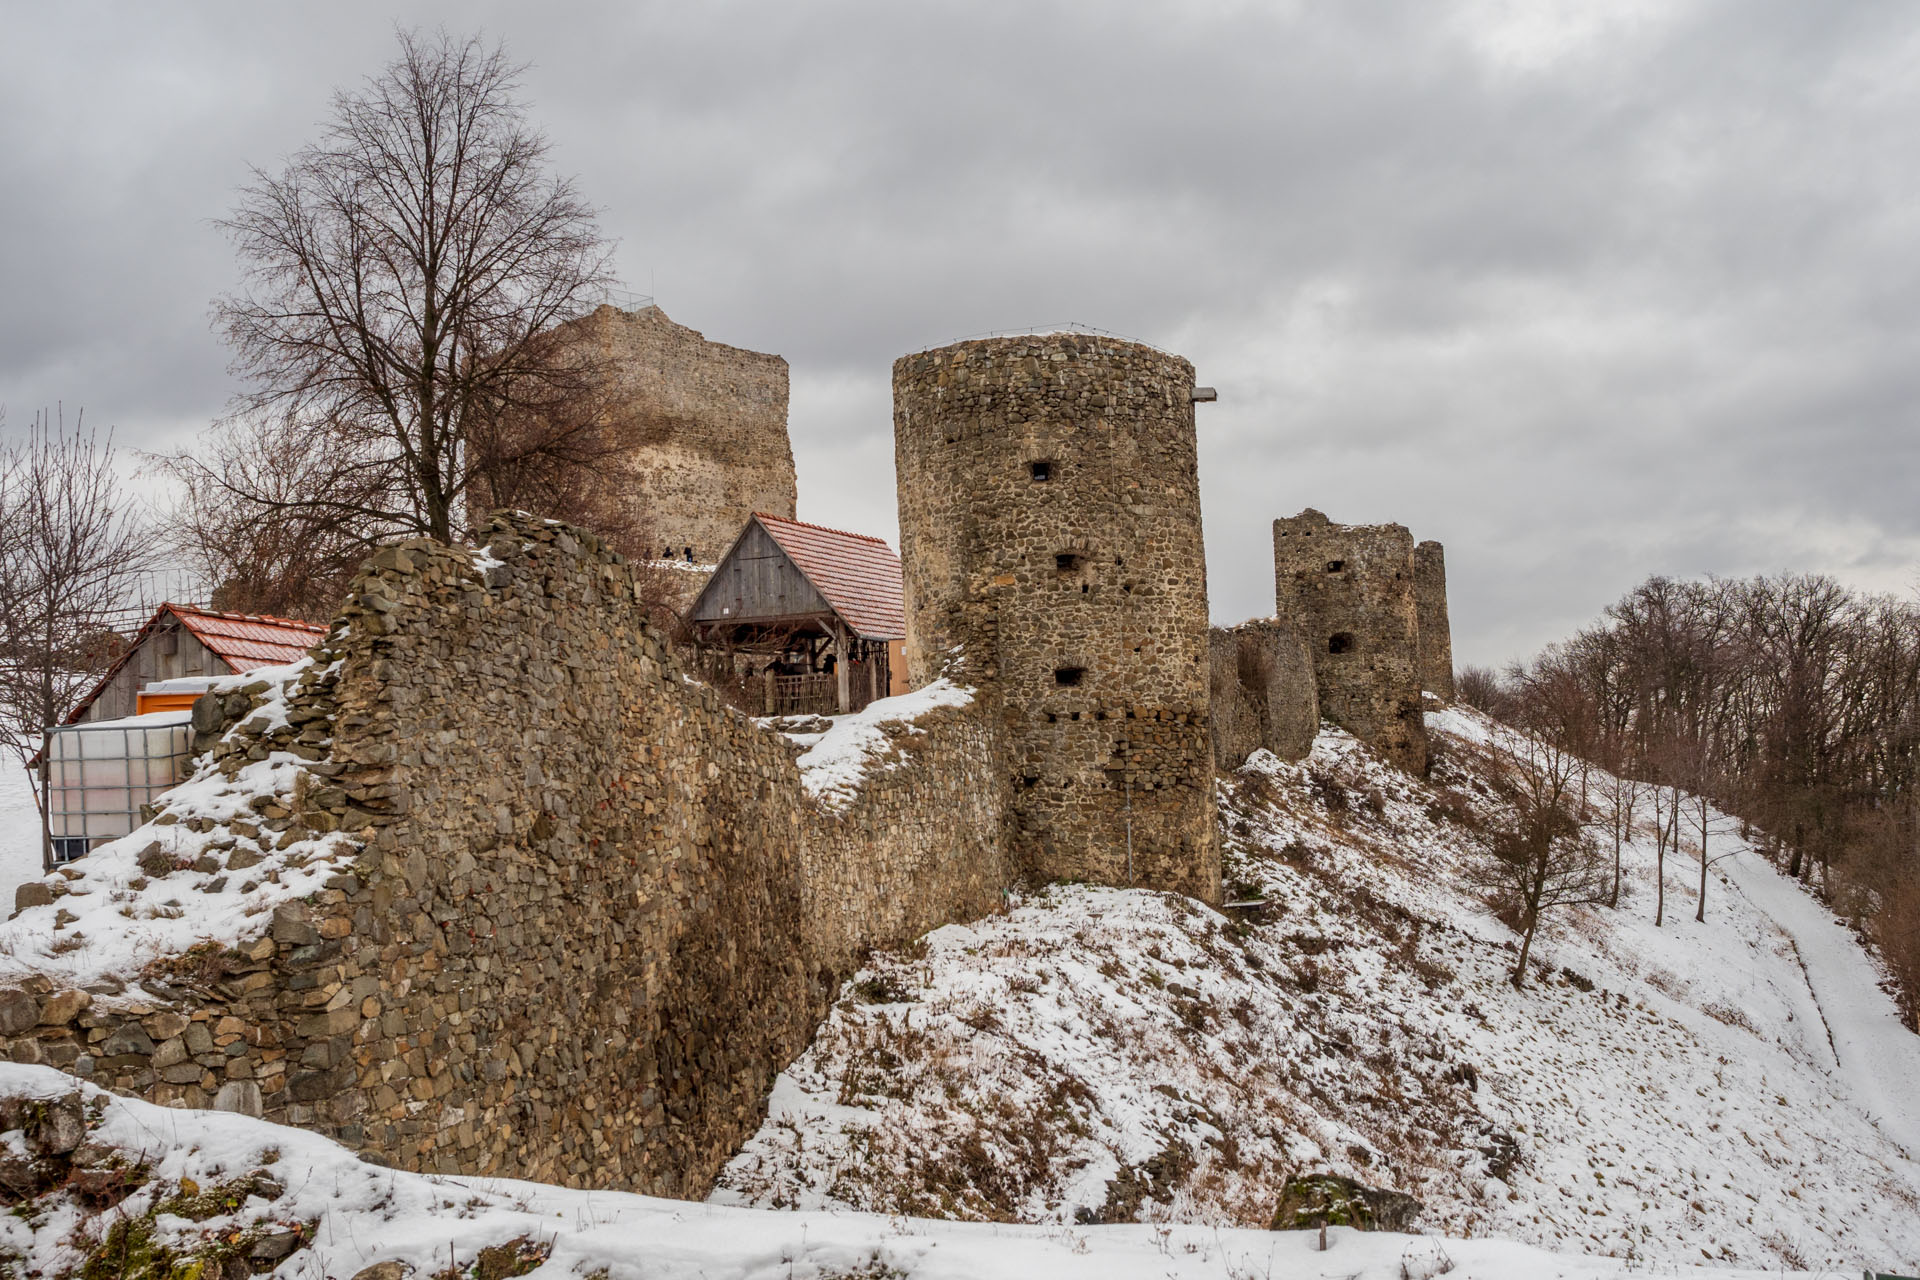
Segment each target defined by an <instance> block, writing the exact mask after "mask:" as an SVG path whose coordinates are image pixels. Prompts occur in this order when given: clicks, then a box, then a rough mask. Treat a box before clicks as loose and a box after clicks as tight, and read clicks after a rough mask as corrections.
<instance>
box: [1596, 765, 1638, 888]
mask: <svg viewBox="0 0 1920 1280" xmlns="http://www.w3.org/2000/svg"><path fill="white" fill-rule="evenodd" d="M1645 790H1646V784H1644V783H1642V782H1641V781H1639V780H1638V779H1637V778H1624V777H1621V776H1620V775H1618V774H1615V775H1612V776H1611V777H1610V778H1609V779H1608V781H1607V785H1606V786H1605V787H1603V788H1602V789H1601V792H1600V801H1601V804H1600V816H1601V818H1602V819H1603V820H1605V822H1606V824H1607V831H1608V834H1610V835H1611V836H1612V837H1613V876H1612V882H1611V884H1610V885H1609V886H1608V889H1607V905H1608V906H1609V907H1618V906H1619V905H1620V878H1621V866H1620V860H1621V851H1622V849H1623V848H1624V847H1625V845H1626V843H1627V842H1628V841H1629V840H1630V839H1632V837H1633V823H1634V818H1635V816H1636V815H1637V814H1638V812H1639V809H1640V797H1641V795H1642V793H1644V792H1645Z"/></svg>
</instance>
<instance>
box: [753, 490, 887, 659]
mask: <svg viewBox="0 0 1920 1280" xmlns="http://www.w3.org/2000/svg"><path fill="white" fill-rule="evenodd" d="M753 518H754V519H755V520H758V521H759V522H760V527H761V528H763V529H765V530H766V531H767V534H768V536H769V537H771V538H772V539H773V540H774V541H775V542H777V543H779V544H780V549H781V550H782V551H784V552H786V553H787V558H788V559H790V560H792V561H793V563H794V565H795V566H796V567H798V568H799V570H800V572H801V573H804V574H806V575H807V581H809V582H811V583H812V584H813V585H814V586H815V587H816V588H817V589H818V590H819V592H820V594H821V595H823V596H825V597H826V598H827V603H828V604H830V605H832V606H833V611H834V612H835V613H837V614H839V615H840V617H841V618H842V619H843V620H845V622H846V623H847V625H848V626H850V627H852V628H853V629H854V631H855V632H856V633H857V634H859V635H861V636H863V637H864V638H866V639H868V640H901V639H904V638H905V637H906V634H907V613H906V606H905V603H904V600H903V588H902V586H901V582H900V557H899V556H897V555H895V554H893V548H892V547H889V546H888V545H887V544H886V543H885V542H884V541H882V540H881V539H879V538H875V537H870V536H868V535H867V534H864V533H847V532H845V531H844V530H840V529H828V528H826V527H824V526H822V525H817V524H807V523H806V522H804V521H801V520H784V519H782V518H781V517H779V516H770V515H768V514H766V513H765V512H764V511H756V512H754V513H753Z"/></svg>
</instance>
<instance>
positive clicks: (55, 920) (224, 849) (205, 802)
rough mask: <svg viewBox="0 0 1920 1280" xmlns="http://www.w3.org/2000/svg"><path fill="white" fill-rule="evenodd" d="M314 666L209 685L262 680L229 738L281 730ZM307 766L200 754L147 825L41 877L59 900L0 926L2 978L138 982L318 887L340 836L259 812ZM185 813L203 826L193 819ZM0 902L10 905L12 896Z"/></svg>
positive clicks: (290, 789) (341, 847) (344, 845)
mask: <svg viewBox="0 0 1920 1280" xmlns="http://www.w3.org/2000/svg"><path fill="white" fill-rule="evenodd" d="M311 665H312V660H311V659H308V658H303V659H301V660H300V661H298V662H295V663H291V664H289V665H286V666H281V667H262V668H260V669H258V670H255V671H252V672H249V673H247V674H246V675H242V676H228V677H224V678H223V679H222V680H221V681H220V682H218V683H216V684H215V685H214V687H215V688H216V689H223V690H235V689H240V688H244V687H247V686H251V685H254V684H256V683H260V682H264V683H265V684H266V685H267V686H268V688H267V691H266V692H265V693H264V694H263V695H262V700H261V703H260V705H259V706H257V707H255V708H254V709H253V710H252V711H251V712H250V713H249V714H248V715H247V716H246V717H245V719H243V720H242V721H241V722H240V723H239V724H236V725H234V726H233V727H232V728H231V729H229V730H228V736H229V737H230V738H233V737H236V736H237V737H239V738H243V739H251V738H254V737H257V736H258V735H260V734H264V733H267V732H269V731H271V730H273V729H274V728H277V727H281V726H284V725H285V724H286V720H287V706H288V703H287V699H288V697H289V696H290V694H291V692H292V690H293V689H294V688H295V687H296V685H297V684H298V683H299V682H300V681H301V680H302V679H303V678H304V677H305V676H306V674H307V672H308V669H309V668H310V667H311ZM319 678H322V679H324V678H325V676H324V675H321V676H320V677H319ZM306 765H307V762H306V761H305V760H303V759H302V758H301V757H299V756H298V755H295V754H293V753H292V752H290V751H283V750H275V751H271V752H269V753H268V754H267V756H266V758H265V759H262V760H253V761H248V762H247V763H246V764H245V765H244V766H243V767H241V768H240V770H239V771H238V772H237V773H236V774H235V775H234V776H232V777H228V776H227V775H226V773H225V772H224V771H223V770H222V769H221V768H219V767H218V766H216V765H214V764H212V763H211V762H210V761H209V760H207V759H206V758H202V759H201V760H200V761H199V763H198V766H197V768H196V769H195V772H194V773H193V775H192V776H191V777H189V778H188V779H187V780H186V781H184V782H182V783H180V784H179V785H178V786H176V787H173V788H172V789H171V790H168V791H166V792H164V793H163V794H162V796H161V798H160V800H159V802H158V803H159V807H160V810H161V812H160V814H159V816H158V817H157V818H156V819H155V820H154V821H153V822H150V823H146V824H144V825H142V826H140V827H137V828H135V829H134V831H133V832H132V833H131V834H130V835H126V836H123V837H121V838H120V839H118V840H111V841H108V842H107V843H105V844H102V845H100V846H98V847H97V848H95V849H94V850H93V851H92V852H91V853H89V854H88V855H87V856H86V857H84V858H81V859H78V860H77V861H75V862H73V863H70V864H68V865H67V866H66V867H63V868H61V869H60V871H59V872H58V873H56V875H55V876H53V877H49V881H50V883H54V884H59V885H61V886H62V887H63V888H65V889H66V890H67V892H66V893H65V895H64V896H62V897H60V898H59V899H58V900H57V901H54V902H51V903H46V904H43V905H41V906H36V907H29V908H28V909H27V910H25V911H23V912H21V913H20V915H19V916H17V917H16V918H14V919H11V920H7V921H5V922H4V923H0V981H14V980H18V979H19V978H21V977H23V976H26V975H29V974H38V975H45V976H48V977H51V978H53V979H55V980H56V981H57V982H60V983H62V984H64V985H71V986H86V985H90V984H94V983H98V982H101V981H109V982H117V983H120V984H125V983H127V982H136V983H137V982H138V980H139V978H140V977H141V975H142V974H143V973H144V972H145V971H146V969H147V968H148V966H149V965H151V964H153V963H154V962H155V961H157V960H161V959H163V958H166V957H172V956H179V955H182V954H184V953H186V952H187V951H188V950H189V949H190V948H193V947H195V946H201V945H207V944H223V945H232V944H235V943H238V942H241V941H244V940H247V939H249V938H252V937H257V936H258V935H259V934H260V933H262V932H263V931H264V930H265V929H266V927H267V925H268V920H269V913H270V912H271V911H272V910H273V908H274V907H276V906H278V905H279V904H281V903H283V902H289V901H292V900H294V899H296V898H301V897H304V896H306V895H308V894H311V893H314V892H315V891H317V890H318V889H320V888H321V887H322V885H324V884H325V883H326V881H327V879H328V878H329V877H331V876H333V875H334V874H336V873H337V871H338V866H337V863H338V861H339V860H340V859H342V858H344V857H346V856H349V855H350V854H351V853H352V852H353V851H354V849H355V848H356V846H355V844H354V842H353V840H352V839H351V838H350V837H348V836H346V835H344V834H342V833H339V832H333V833H327V834H322V833H317V832H313V831H308V830H307V829H306V828H304V827H301V828H297V829H289V830H288V831H285V832H278V831H274V830H272V829H270V828H268V827H266V826H264V825H263V823H262V812H261V810H262V809H263V808H271V809H273V810H274V811H275V812H286V811H287V810H289V809H291V807H292V804H293V799H292V798H293V793H294V789H295V787H296V785H298V783H299V781H300V779H301V778H302V777H303V776H305V773H306ZM30 808H31V802H30V801H29V809H30ZM188 818H193V819H198V820H199V821H198V822H196V823H194V824H193V825H191V826H190V825H189V824H188V822H187V821H186V819H188ZM195 826H198V827H200V828H202V829H200V830H195V829H194V827H195ZM30 870H31V871H33V872H35V873H36V874H30V875H26V876H22V877H21V878H22V879H35V878H38V876H37V870H38V869H37V867H35V868H30ZM5 905H6V907H7V909H8V910H9V911H10V910H11V909H12V895H11V892H9V895H8V899H7V902H6V904H5Z"/></svg>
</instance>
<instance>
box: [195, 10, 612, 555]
mask: <svg viewBox="0 0 1920 1280" xmlns="http://www.w3.org/2000/svg"><path fill="white" fill-rule="evenodd" d="M399 39H400V53H399V56H398V57H397V58H396V59H395V60H394V61H393V62H392V63H391V64H389V65H388V66H387V67H386V68H385V69H384V70H383V71H382V72H380V73H379V74H378V75H376V76H374V77H372V78H370V79H369V80H368V81H367V82H366V83H365V84H363V85H362V86H360V87H359V88H358V89H356V90H352V91H342V92H340V93H337V94H336V95H335V97H334V101H333V112H332V118H331V120H330V121H329V122H328V123H327V125H326V126H325V129H324V132H323V134H322V136H321V138H320V140H319V141H318V142H316V143H314V144H312V145H310V146H308V147H306V148H304V149H302V150H301V151H299V152H298V153H296V154H295V155H294V156H293V157H291V158H290V159H289V160H288V162H287V163H286V166H285V168H284V169H282V170H281V171H279V172H277V173H269V172H267V171H265V170H261V169H256V170H254V173H253V180H252V182H251V183H250V184H249V185H248V186H246V187H245V188H244V189H243V190H242V192H241V197H240V201H239V204H238V207H237V208H236V209H235V210H234V212H233V214H232V215H231V216H230V217H229V218H227V219H226V220H225V221H223V222H221V223H220V224H219V225H220V226H221V228H222V229H223V230H225V231H226V232H227V234H228V235H229V237H230V238H231V239H232V240H233V243H234V245H235V248H236V250H237V251H238V254H239V257H240V260H241V263H242V264H243V268H244V271H245V285H244V287H243V288H242V289H241V290H240V291H238V292H236V293H234V294H231V295H228V296H225V297H222V298H219V299H218V300H216V302H215V304H214V315H215V320H216V324H217V327H218V328H219V329H220V330H221V331H222V332H223V333H224V335H225V337H226V339H227V341H228V343H229V344H230V346H231V348H232V351H233V353H234V366H233V367H234V371H235V372H236V373H238V374H240V375H241V376H243V377H244V378H245V379H246V380H247V382H248V384H249V390H248V391H247V392H246V393H245V394H244V395H242V396H241V397H240V398H239V399H238V401H237V403H236V406H235V412H234V413H233V415H232V416H231V417H229V418H228V419H227V420H226V421H225V422H223V423H222V424H220V425H219V426H218V427H217V428H216V432H217V433H218V434H219V435H220V436H221V437H222V439H221V440H220V441H217V442H216V444H215V446H214V448H213V449H212V450H211V457H210V458H209V459H208V460H204V461H201V460H195V459H192V458H190V457H187V456H184V455H182V456H180V457H178V458H176V459H174V460H173V467H174V470H175V471H176V473H179V474H182V475H183V476H184V477H185V478H186V479H187V480H188V481H189V483H190V485H197V487H198V489H199V490H200V491H201V493H202V494H203V495H211V494H213V493H215V492H217V493H218V494H220V495H223V498H222V499H221V501H222V502H224V501H229V500H230V501H231V502H232V503H236V504H238V507H239V509H240V510H241V511H243V512H244V513H246V514H247V516H248V520H249V521H250V522H251V523H250V525H249V523H248V521H242V522H241V528H242V530H243V531H246V530H248V529H249V528H250V529H251V530H252V531H253V532H256V533H261V534H262V535H263V536H265V537H266V538H267V540H268V541H269V542H270V543H275V544H282V545H289V546H290V545H297V544H299V543H300V542H301V541H302V540H303V537H304V536H305V535H306V534H309V533H312V532H316V531H317V532H319V533H321V534H323V535H325V537H326V538H329V539H331V538H335V537H340V536H344V537H346V538H347V539H348V540H349V541H357V542H358V543H359V544H361V545H362V546H364V545H367V544H371V543H372V542H375V541H379V540H382V539H386V538H391V537H395V536H417V535H425V536H428V537H433V538H437V539H440V540H442V541H450V540H451V539H452V538H453V537H454V536H455V535H456V533H458V532H459V531H460V525H461V522H462V519H463V516H464V504H465V502H466V500H467V495H468V494H469V493H470V492H472V491H473V490H474V488H475V485H476V482H478V481H481V480H483V479H486V478H488V477H499V476H508V475H512V476H522V475H526V474H529V473H537V474H541V475H547V474H551V473H553V472H555V471H556V470H558V471H565V470H566V469H567V468H568V467H573V466H591V465H593V464H594V462H595V461H596V460H597V459H598V458H600V457H602V456H604V453H605V451H606V445H605V442H604V432H603V431H602V430H601V418H602V415H600V414H599V413H598V412H597V410H596V408H595V406H593V405H592V403H591V401H592V398H593V396H594V395H595V393H596V391H597V389H598V386H599V385H600V381H601V379H600V377H599V372H600V370H599V368H598V367H597V365H596V363H595V361H596V357H595V356H594V355H593V354H592V353H590V352H585V351H582V350H580V349H579V348H578V347H577V346H575V345H571V344H568V343H566V342H565V341H564V340H562V339H561V338H559V337H557V336H555V335H554V334H553V332H552V330H553V329H554V327H555V325H557V324H558V323H560V322H561V321H564V320H566V319H568V318H570V317H572V316H574V315H576V314H579V313H580V312H581V311H582V310H584V309H585V308H586V306H588V305H589V304H590V303H591V302H593V301H594V300H595V299H597V298H598V297H600V296H601V295H602V294H604V292H605V290H606V288H607V286H609V285H610V284H611V283H612V277H611V275H610V271H609V255H610V249H609V246H608V243H607V241H606V240H605V239H604V238H603V237H602V236H601V234H600V231H599V228H598V226H597V224H596V222H595V213H594V210H593V209H592V208H591V207H590V206H589V205H588V204H587V203H586V202H585V201H584V200H583V199H582V198H581V197H580V195H579V194H578V193H577V192H576V191H575V190H574V187H573V184H572V183H571V182H570V181H569V180H567V179H565V178H561V177H557V176H555V175H553V174H551V173H550V172H549V170H548V166H547V157H548V150H549V145H548V142H547V140H546V138H545V137H544V136H543V135H542V134H541V133H539V132H538V131H537V130H535V129H534V128H532V127H531V126H530V125H529V124H528V122H527V119H526V108H525V105H524V103H523V102H522V101H521V99H520V98H519V96H518V91H519V78H520V75H521V72H522V70H523V68H521V67H519V66H517V65H515V64H514V63H512V62H510V61H509V60H508V59H507V56H506V54H505V52H504V50H503V49H501V48H500V47H499V46H497V45H496V46H491V47H489V46H487V45H485V44H483V43H482V41H481V40H479V39H478V38H468V39H456V38H454V37H451V36H449V35H447V34H446V33H445V32H441V33H439V34H438V35H437V36H433V37H428V36H423V35H420V34H418V33H410V32H402V33H401V34H400V37H399ZM289 471H291V473H292V474H295V475H297V476H298V477H299V478H300V483H299V484H298V485H297V486H290V485H288V484H286V483H284V479H285V476H286V475H287V474H288V473H289ZM489 487H490V488H491V489H493V490H495V491H499V490H502V489H511V488H514V485H513V484H511V483H506V482H499V481H496V483H494V484H492V485H491V486H489ZM210 501H212V499H211V498H210V497H203V501H202V506H203V508H205V507H206V506H207V505H208V503H209V502H210ZM214 505H220V503H219V502H215V503H214ZM268 558H269V559H271V555H269V557H268Z"/></svg>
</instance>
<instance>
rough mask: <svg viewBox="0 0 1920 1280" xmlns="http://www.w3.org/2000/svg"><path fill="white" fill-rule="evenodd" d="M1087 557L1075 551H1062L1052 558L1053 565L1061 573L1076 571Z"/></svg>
mask: <svg viewBox="0 0 1920 1280" xmlns="http://www.w3.org/2000/svg"><path fill="white" fill-rule="evenodd" d="M1086 562H1087V558H1086V557H1085V556H1083V555H1081V554H1080V553H1079V552H1077V551H1062V552H1061V553H1060V554H1059V555H1057V556H1055V557H1054V558H1053V567H1054V568H1056V569H1058V570H1059V571H1060V572H1062V573H1076V572H1078V571H1079V569H1080V566H1081V565H1083V564H1085V563H1086Z"/></svg>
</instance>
